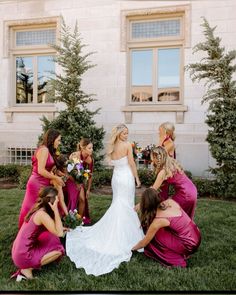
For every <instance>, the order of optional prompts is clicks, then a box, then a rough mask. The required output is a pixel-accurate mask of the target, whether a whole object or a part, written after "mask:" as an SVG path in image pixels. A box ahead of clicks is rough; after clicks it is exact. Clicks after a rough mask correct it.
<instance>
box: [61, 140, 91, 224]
mask: <svg viewBox="0 0 236 295" xmlns="http://www.w3.org/2000/svg"><path fill="white" fill-rule="evenodd" d="M92 154H93V143H92V142H91V140H90V139H89V138H82V139H81V140H80V142H79V143H78V145H77V151H76V152H74V153H72V154H71V155H70V159H73V158H75V159H80V160H81V161H82V164H83V166H84V169H88V170H90V176H89V179H88V182H87V186H85V185H84V184H83V183H81V184H76V183H75V181H74V180H72V179H71V178H70V179H68V180H67V182H66V186H65V188H64V191H65V195H67V199H68V205H67V207H68V210H72V211H73V210H74V209H77V207H78V213H79V214H80V215H81V216H83V217H84V218H83V222H84V224H90V222H91V220H90V216H89V207H88V199H89V195H90V189H91V186H92V172H93V167H94V159H93V156H92Z"/></svg>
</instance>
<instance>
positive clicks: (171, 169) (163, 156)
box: [151, 146, 183, 180]
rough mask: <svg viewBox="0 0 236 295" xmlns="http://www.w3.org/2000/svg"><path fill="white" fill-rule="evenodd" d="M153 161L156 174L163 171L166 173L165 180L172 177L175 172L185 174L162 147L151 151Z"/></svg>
mask: <svg viewBox="0 0 236 295" xmlns="http://www.w3.org/2000/svg"><path fill="white" fill-rule="evenodd" d="M151 160H152V162H153V167H154V169H155V172H156V174H158V173H159V172H160V171H161V170H162V169H163V170H164V171H165V178H164V180H165V179H167V178H169V177H170V176H172V175H173V174H174V173H175V172H180V173H183V168H182V167H181V165H180V164H179V163H178V162H177V161H176V160H175V159H174V158H172V157H170V156H169V155H168V153H167V151H166V150H165V148H163V147H162V146H157V147H155V148H154V149H152V151H151Z"/></svg>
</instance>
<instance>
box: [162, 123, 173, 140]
mask: <svg viewBox="0 0 236 295" xmlns="http://www.w3.org/2000/svg"><path fill="white" fill-rule="evenodd" d="M160 127H161V128H163V129H164V130H165V132H166V135H168V136H169V137H170V138H171V139H172V140H173V141H174V140H175V126H174V124H173V123H171V122H164V123H162V124H161V125H160Z"/></svg>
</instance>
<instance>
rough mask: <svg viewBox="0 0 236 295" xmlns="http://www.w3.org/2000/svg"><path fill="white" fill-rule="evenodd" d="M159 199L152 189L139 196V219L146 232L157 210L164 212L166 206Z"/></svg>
mask: <svg viewBox="0 0 236 295" xmlns="http://www.w3.org/2000/svg"><path fill="white" fill-rule="evenodd" d="M161 202H162V201H161V198H160V196H159V194H158V192H157V191H156V190H155V189H154V188H147V189H146V190H145V191H144V192H143V193H142V196H141V201H140V214H141V216H140V219H141V225H142V227H143V228H144V230H147V229H148V227H149V226H150V224H151V223H152V221H153V219H154V218H155V216H156V211H157V209H158V208H160V209H161V210H165V209H166V206H165V205H164V204H162V203H161Z"/></svg>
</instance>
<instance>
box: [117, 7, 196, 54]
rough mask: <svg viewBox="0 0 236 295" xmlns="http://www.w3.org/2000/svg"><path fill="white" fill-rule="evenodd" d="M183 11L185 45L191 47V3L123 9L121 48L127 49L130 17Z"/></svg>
mask: <svg viewBox="0 0 236 295" xmlns="http://www.w3.org/2000/svg"><path fill="white" fill-rule="evenodd" d="M174 13H183V15H184V28H183V29H184V35H185V46H186V47H190V33H191V26H190V24H191V23H190V5H189V4H186V5H176V6H166V7H157V8H144V9H132V10H122V11H121V32H120V50H121V51H126V43H127V25H128V20H127V18H128V17H131V16H147V15H153V14H174Z"/></svg>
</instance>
